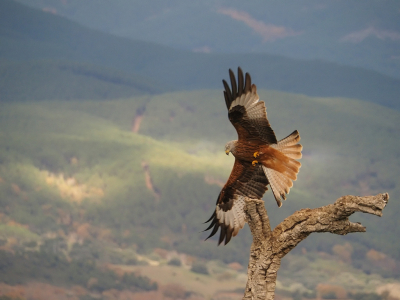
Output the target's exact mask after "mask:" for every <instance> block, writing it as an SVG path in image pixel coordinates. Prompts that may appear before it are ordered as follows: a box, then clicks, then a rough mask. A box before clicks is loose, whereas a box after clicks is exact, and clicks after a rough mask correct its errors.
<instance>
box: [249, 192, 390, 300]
mask: <svg viewBox="0 0 400 300" xmlns="http://www.w3.org/2000/svg"><path fill="white" fill-rule="evenodd" d="M388 200H389V194H387V193H385V194H379V195H376V196H367V197H357V196H343V197H341V198H339V199H337V200H336V202H335V203H334V204H329V205H327V206H323V207H319V208H314V209H309V208H307V209H302V210H300V211H297V212H295V213H294V214H292V215H291V216H289V217H288V218H286V219H285V220H284V221H283V222H281V223H280V224H279V225H278V226H277V227H276V228H275V229H274V230H273V231H272V230H271V226H270V223H269V218H268V215H267V211H266V209H265V207H264V201H262V200H256V199H247V200H246V205H245V213H246V218H247V222H248V224H249V226H250V230H251V233H252V235H253V243H252V245H251V249H250V260H249V266H248V270H247V275H248V277H247V285H246V290H245V293H244V296H243V299H246V300H250V299H251V300H256V299H263V300H265V299H267V300H273V299H274V295H275V286H276V278H277V272H278V270H279V267H280V265H281V259H282V258H283V257H284V256H285V255H286V254H287V253H289V251H290V250H292V249H293V248H294V247H296V246H297V244H298V243H300V242H301V241H302V240H304V239H305V238H306V237H307V236H308V235H309V234H311V233H312V232H331V233H335V234H341V235H345V234H348V233H352V232H365V231H366V229H365V227H364V226H363V225H361V224H360V223H353V222H350V221H349V216H350V215H352V214H353V213H355V212H363V213H369V214H373V215H377V216H382V210H383V209H384V208H385V206H386V204H387V203H388Z"/></svg>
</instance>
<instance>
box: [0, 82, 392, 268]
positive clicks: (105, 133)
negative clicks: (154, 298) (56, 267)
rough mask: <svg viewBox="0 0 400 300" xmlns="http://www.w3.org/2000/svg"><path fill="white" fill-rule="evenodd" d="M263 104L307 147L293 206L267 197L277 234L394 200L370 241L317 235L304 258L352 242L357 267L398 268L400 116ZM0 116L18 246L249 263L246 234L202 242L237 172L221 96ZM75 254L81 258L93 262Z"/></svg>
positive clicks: (353, 106) (3, 177)
mask: <svg viewBox="0 0 400 300" xmlns="http://www.w3.org/2000/svg"><path fill="white" fill-rule="evenodd" d="M260 96H261V98H262V99H266V103H267V108H268V116H269V119H270V122H271V124H272V126H273V128H274V130H275V132H276V134H277V136H278V138H283V137H285V136H286V135H287V134H288V133H290V132H292V131H293V130H294V129H298V130H299V132H300V134H301V137H302V141H301V143H302V144H303V146H304V157H303V159H302V161H301V162H302V168H301V172H300V174H299V178H298V181H297V182H296V183H295V186H294V188H293V190H292V192H291V193H290V195H289V197H288V201H286V202H285V203H284V205H283V207H282V208H280V209H279V208H277V207H276V205H275V203H274V201H273V200H272V196H271V193H270V192H269V191H268V192H267V193H266V195H265V200H266V207H267V209H268V211H269V214H270V217H271V221H272V223H273V225H276V224H278V223H279V222H280V221H282V220H283V218H285V217H286V216H288V215H289V214H291V213H292V212H294V211H295V210H298V209H300V208H304V207H318V206H321V205H326V204H328V203H332V202H333V201H334V200H336V198H338V197H340V196H342V195H344V194H358V195H368V194H377V193H379V192H389V193H390V195H391V199H394V200H393V201H391V202H390V203H389V205H388V208H387V210H385V214H384V217H383V218H381V219H380V218H370V217H368V216H361V215H357V216H355V217H354V219H356V220H360V221H362V222H363V223H364V225H366V226H367V228H368V231H367V233H365V234H353V235H349V236H347V237H336V236H333V235H329V234H324V235H314V236H311V237H309V238H308V239H307V240H306V241H305V242H303V243H302V246H301V247H305V248H306V249H308V250H311V251H314V250H315V251H324V252H330V251H331V249H332V247H333V246H334V245H335V244H337V243H343V242H344V241H351V242H353V244H354V245H356V246H357V247H358V248H357V249H359V251H358V252H356V254H355V257H354V260H355V261H358V266H359V267H360V268H364V267H365V266H366V265H368V264H366V263H363V261H365V255H366V252H367V250H368V249H371V248H373V249H376V250H378V251H382V252H385V253H387V254H389V255H390V256H392V257H394V258H396V259H399V258H400V257H399V253H398V251H397V249H398V242H397V240H395V239H392V236H397V235H398V234H399V229H398V227H397V225H396V224H397V217H396V216H397V214H398V213H399V211H400V206H399V205H398V202H397V201H396V200H395V199H396V195H397V194H398V193H399V184H398V180H397V178H399V171H398V170H399V164H400V161H399V157H400V156H399V152H398V151H399V150H398V147H397V145H398V141H397V140H396V139H395V138H393V137H394V136H395V133H396V132H397V130H398V124H397V121H396V120H398V119H399V113H398V112H397V111H393V110H390V109H387V108H384V107H382V106H378V105H375V104H366V103H365V102H363V101H360V100H352V99H332V98H331V99H330V98H309V97H306V96H301V95H293V94H285V93H280V92H275V91H263V90H261V91H260ZM0 105H1V109H0V128H2V130H1V132H0V140H1V142H0V161H1V167H0V195H1V197H0V201H1V203H0V209H1V211H0V212H1V214H0V216H1V219H0V220H2V222H3V223H4V224H10V222H11V221H12V222H16V223H17V224H22V225H24V226H25V225H26V226H27V227H26V228H27V229H28V232H27V233H23V234H22V233H21V234H22V235H21V237H20V238H18V239H19V240H20V241H21V243H22V244H23V243H24V242H27V241H29V240H31V239H37V237H38V236H43V237H44V236H48V235H49V234H50V233H51V232H53V233H54V232H60V230H61V231H62V232H63V236H64V238H65V239H66V240H69V237H71V236H73V235H76V234H78V235H79V236H82V238H83V239H84V240H86V241H87V243H88V246H87V247H89V246H90V245H92V246H90V247H95V248H98V249H103V248H102V247H100V246H96V243H100V242H101V241H108V242H110V243H114V244H115V245H119V246H121V247H127V246H129V247H136V249H137V250H138V251H139V252H146V251H148V250H149V249H152V248H153V247H161V248H165V249H176V250H178V251H180V252H184V253H188V254H192V255H196V256H200V257H204V258H208V259H210V258H219V259H221V260H223V261H225V262H232V261H239V262H242V263H245V262H246V260H247V257H248V247H249V245H250V240H251V237H250V235H249V231H248V229H247V228H245V229H244V230H242V231H241V232H240V234H239V236H238V237H237V238H235V239H233V240H232V242H231V243H230V244H229V245H227V246H226V247H217V246H216V242H215V241H214V240H212V241H208V242H202V239H203V238H204V237H205V236H206V235H205V234H199V231H201V230H203V229H204V228H205V227H204V224H202V222H204V221H205V220H206V219H207V218H208V217H209V215H210V214H211V213H212V210H213V209H214V205H215V200H216V197H217V195H218V193H219V191H220V188H221V185H222V184H224V182H225V180H226V178H227V176H228V175H229V172H230V169H231V166H232V162H233V161H232V157H226V156H225V154H224V152H223V146H224V144H225V142H226V141H228V140H231V139H235V138H236V136H235V132H234V129H233V127H232V126H231V124H230V123H229V122H228V120H227V118H226V111H225V110H226V108H225V107H224V103H223V100H222V96H221V92H220V91H214V90H209V91H196V92H179V93H169V94H162V95H155V96H141V97H135V98H131V99H125V100H112V101H110V100H104V101H102V102H98V101H91V100H87V101H83V102H82V101H72V100H71V101H68V102H65V101H60V102H53V101H45V100H43V101H40V102H31V103H2V104H0ZM132 130H134V131H135V132H136V133H135V132H132ZM4 232H6V233H7V232H13V231H12V230H11V231H10V230H8V229H7V230H5V231H4ZM388 233H389V234H388ZM11 235H12V234H11ZM2 236H3V239H4V238H5V240H6V241H8V237H7V234H5V236H4V235H2ZM73 245H74V243H72V245H70V246H69V247H72V246H73ZM74 247H75V246H74ZM76 247H78V245H77V246H76ZM354 247H355V246H354ZM69 249H72V248H69ZM74 249H75V248H74ZM76 249H77V250H76V251H77V252H73V253H75V254H74V255H77V256H78V257H80V256H82V255H88V254H84V253H86V252H85V251H86V250H84V248H83V249H81V248H79V247H78V248H76ZM79 249H81V250H79ZM80 251H81V252H80ZM82 251H83V252H82ZM104 251H105V250H104ZM70 255H72V254H70ZM99 255H100V256H101V255H103V254H101V253H100V254H99ZM104 255H105V254H104ZM377 270H378V271H377ZM377 270H375V271H377V272H379V270H380V269H379V268H378V269H377ZM391 272H392V273H389V275H390V274H391V275H390V276H394V274H397V273H396V272H397V269H395V270H394V271H393V270H392V271H391ZM396 276H397V275H396Z"/></svg>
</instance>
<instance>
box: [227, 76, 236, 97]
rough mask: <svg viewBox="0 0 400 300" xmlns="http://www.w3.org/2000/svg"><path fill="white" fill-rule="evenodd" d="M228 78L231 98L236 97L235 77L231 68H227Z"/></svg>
mask: <svg viewBox="0 0 400 300" xmlns="http://www.w3.org/2000/svg"><path fill="white" fill-rule="evenodd" d="M229 78H230V79H231V85H232V99H233V100H234V99H236V97H237V85H236V78H235V74H234V73H233V72H232V70H231V69H229Z"/></svg>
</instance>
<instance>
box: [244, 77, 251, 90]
mask: <svg viewBox="0 0 400 300" xmlns="http://www.w3.org/2000/svg"><path fill="white" fill-rule="evenodd" d="M250 91H251V77H250V74H249V73H246V81H245V85H244V93H245V94H247V93H249V92H250Z"/></svg>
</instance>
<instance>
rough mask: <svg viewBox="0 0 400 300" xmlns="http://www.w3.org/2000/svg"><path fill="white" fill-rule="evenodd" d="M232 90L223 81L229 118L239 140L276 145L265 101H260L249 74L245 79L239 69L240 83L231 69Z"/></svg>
mask: <svg viewBox="0 0 400 300" xmlns="http://www.w3.org/2000/svg"><path fill="white" fill-rule="evenodd" d="M229 77H230V80H231V86H232V87H231V88H230V87H229V85H228V83H227V82H226V81H225V80H223V81H222V83H223V84H224V88H225V91H224V97H225V103H226V107H227V108H228V117H229V120H230V121H231V123H232V125H233V126H234V127H235V129H236V131H237V133H238V137H239V140H242V141H249V140H258V141H262V142H264V143H266V144H268V145H271V144H276V143H277V139H276V136H275V133H274V131H273V130H272V128H271V125H270V124H269V121H268V119H267V110H266V107H265V103H264V101H260V98H259V96H258V94H257V87H256V85H255V84H252V83H251V77H250V75H249V73H246V75H245V77H243V71H242V69H241V68H240V67H239V68H238V81H237V83H236V78H235V74H234V73H233V72H232V70H231V69H229Z"/></svg>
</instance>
